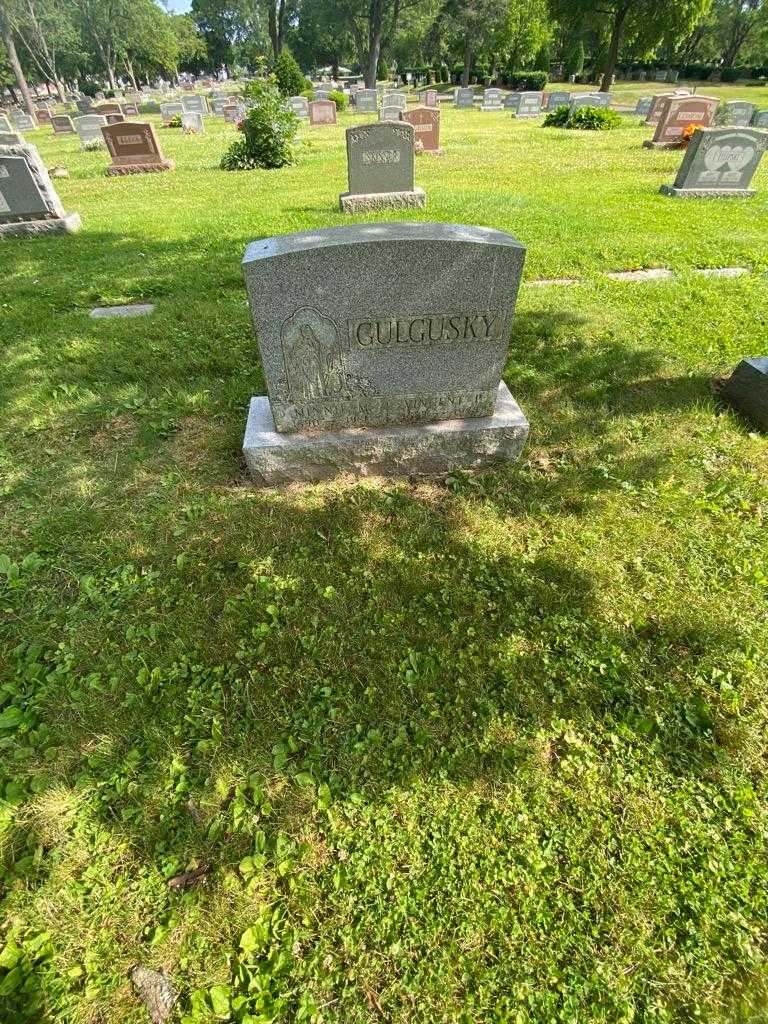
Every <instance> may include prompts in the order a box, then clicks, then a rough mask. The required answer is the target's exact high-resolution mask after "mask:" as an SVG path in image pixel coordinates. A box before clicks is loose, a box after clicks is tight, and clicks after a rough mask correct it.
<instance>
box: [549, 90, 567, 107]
mask: <svg viewBox="0 0 768 1024" xmlns="http://www.w3.org/2000/svg"><path fill="white" fill-rule="evenodd" d="M570 102H571V94H570V93H569V92H564V91H563V92H551V93H550V94H549V96H547V110H557V108H558V107H567V106H568V104H569V103H570Z"/></svg>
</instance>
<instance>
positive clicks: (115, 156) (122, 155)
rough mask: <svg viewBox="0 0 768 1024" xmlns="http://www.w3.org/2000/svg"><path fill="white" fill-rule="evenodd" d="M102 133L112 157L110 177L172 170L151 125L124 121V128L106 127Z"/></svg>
mask: <svg viewBox="0 0 768 1024" xmlns="http://www.w3.org/2000/svg"><path fill="white" fill-rule="evenodd" d="M101 133H102V135H103V136H104V141H105V142H106V144H107V149H108V150H109V153H110V156H111V157H112V164H111V166H109V167H108V168H107V175H108V176H109V177H111V176H113V175H116V174H148V173H151V172H153V171H170V170H172V169H173V163H172V162H171V161H170V160H166V159H165V157H164V156H163V154H162V152H161V150H160V144H159V143H158V141H157V136H156V135H155V130H154V128H153V127H152V125H151V124H142V123H141V122H137V121H124V122H123V123H122V124H108V125H106V126H105V127H104V128H102V129H101Z"/></svg>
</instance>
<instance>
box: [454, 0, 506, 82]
mask: <svg viewBox="0 0 768 1024" xmlns="http://www.w3.org/2000/svg"><path fill="white" fill-rule="evenodd" d="M508 13H509V0H444V3H443V5H442V7H441V9H440V12H439V13H438V20H439V21H440V22H441V23H442V24H443V25H444V26H446V27H447V29H448V31H449V32H453V33H454V34H455V35H457V36H458V37H460V39H461V47H462V53H463V58H464V70H463V72H462V75H461V84H462V85H464V86H467V85H469V76H470V74H471V72H472V61H473V60H474V57H475V54H476V53H477V51H478V49H479V48H480V47H482V46H483V45H484V44H485V43H486V42H487V41H488V40H489V39H490V38H491V36H492V35H493V34H494V33H495V32H497V31H498V30H499V29H500V27H501V25H502V23H503V21H504V19H505V18H506V17H507V15H508Z"/></svg>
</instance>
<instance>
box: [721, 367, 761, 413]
mask: <svg viewBox="0 0 768 1024" xmlns="http://www.w3.org/2000/svg"><path fill="white" fill-rule="evenodd" d="M720 397H721V398H722V399H723V400H724V401H726V402H728V404H729V405H732V406H733V407H734V408H735V409H738V410H739V412H741V413H743V414H744V416H746V417H747V418H748V419H750V420H752V422H753V423H755V424H757V426H758V427H760V429H761V430H768V356H756V357H754V358H751V359H742V361H741V362H740V363H739V365H738V366H737V367H736V369H735V370H734V371H733V374H732V375H731V376H730V377H729V378H728V380H727V381H726V382H725V384H724V385H723V388H722V390H721V392H720Z"/></svg>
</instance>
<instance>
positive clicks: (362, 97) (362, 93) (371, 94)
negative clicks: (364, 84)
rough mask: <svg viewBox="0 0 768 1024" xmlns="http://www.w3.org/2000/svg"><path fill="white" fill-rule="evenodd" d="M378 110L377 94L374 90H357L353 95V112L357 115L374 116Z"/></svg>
mask: <svg viewBox="0 0 768 1024" xmlns="http://www.w3.org/2000/svg"><path fill="white" fill-rule="evenodd" d="M378 109H379V94H378V93H377V92H376V90H375V89H358V91H357V92H356V93H355V110H356V111H357V112H358V114H375V113H376V112H377V110H378Z"/></svg>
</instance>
